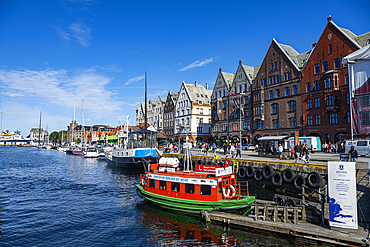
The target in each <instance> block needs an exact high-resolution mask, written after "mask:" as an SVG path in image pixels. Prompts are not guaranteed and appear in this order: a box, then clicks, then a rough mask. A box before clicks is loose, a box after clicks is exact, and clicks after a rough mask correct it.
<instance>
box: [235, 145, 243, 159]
mask: <svg viewBox="0 0 370 247" xmlns="http://www.w3.org/2000/svg"><path fill="white" fill-rule="evenodd" d="M240 150H241V148H240V143H237V144H236V158H238V155H239V158H241V157H242V153H241V151H240Z"/></svg>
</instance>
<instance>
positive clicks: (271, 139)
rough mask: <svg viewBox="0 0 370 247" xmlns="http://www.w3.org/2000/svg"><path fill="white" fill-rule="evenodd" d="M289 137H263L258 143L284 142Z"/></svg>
mask: <svg viewBox="0 0 370 247" xmlns="http://www.w3.org/2000/svg"><path fill="white" fill-rule="evenodd" d="M288 138H289V136H263V137H260V138H258V139H257V141H283V140H285V139H288Z"/></svg>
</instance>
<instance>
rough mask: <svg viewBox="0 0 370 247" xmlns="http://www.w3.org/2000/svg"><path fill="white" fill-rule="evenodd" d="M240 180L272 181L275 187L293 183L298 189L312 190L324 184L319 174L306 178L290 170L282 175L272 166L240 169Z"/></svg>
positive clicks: (315, 173)
mask: <svg viewBox="0 0 370 247" xmlns="http://www.w3.org/2000/svg"><path fill="white" fill-rule="evenodd" d="M237 175H238V178H239V179H245V178H254V180H256V181H261V180H262V179H264V180H271V182H272V184H273V185H274V186H277V187H279V186H281V185H282V184H283V183H292V184H293V185H294V187H295V188H296V189H302V185H303V184H304V185H307V186H309V187H311V188H317V187H318V186H320V185H321V183H322V177H321V175H320V174H319V173H317V172H311V173H309V174H308V175H307V176H306V177H305V176H303V175H300V174H296V172H295V171H293V170H292V169H290V168H285V170H284V171H283V172H282V173H280V172H279V171H275V170H274V169H273V168H272V167H271V166H270V165H265V166H264V167H263V168H254V167H253V166H247V167H244V166H242V167H239V170H238V174H237Z"/></svg>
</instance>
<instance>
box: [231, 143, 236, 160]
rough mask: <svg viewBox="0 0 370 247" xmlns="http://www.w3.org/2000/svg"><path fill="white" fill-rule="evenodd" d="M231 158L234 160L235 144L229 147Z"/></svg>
mask: <svg viewBox="0 0 370 247" xmlns="http://www.w3.org/2000/svg"><path fill="white" fill-rule="evenodd" d="M230 152H231V158H233V159H234V158H235V144H234V143H233V144H232V145H231V147H230Z"/></svg>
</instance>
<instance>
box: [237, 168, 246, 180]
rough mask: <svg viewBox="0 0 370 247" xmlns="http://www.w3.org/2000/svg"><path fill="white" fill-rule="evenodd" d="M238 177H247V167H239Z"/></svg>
mask: <svg viewBox="0 0 370 247" xmlns="http://www.w3.org/2000/svg"><path fill="white" fill-rule="evenodd" d="M238 178H241V179H244V178H245V167H243V166H242V167H239V171H238Z"/></svg>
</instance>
